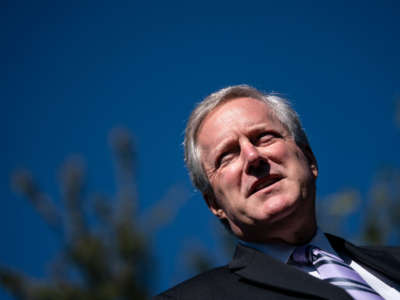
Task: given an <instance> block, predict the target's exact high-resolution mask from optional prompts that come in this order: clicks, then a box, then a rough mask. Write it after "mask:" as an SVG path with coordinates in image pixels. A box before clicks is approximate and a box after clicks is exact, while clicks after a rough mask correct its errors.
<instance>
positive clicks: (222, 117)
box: [197, 98, 284, 148]
mask: <svg viewBox="0 0 400 300" xmlns="http://www.w3.org/2000/svg"><path fill="white" fill-rule="evenodd" d="M260 126H264V127H265V126H272V127H274V129H277V130H279V131H281V130H284V128H283V126H282V124H281V123H280V122H279V121H278V120H277V119H276V118H275V117H274V116H273V114H272V111H271V109H270V108H269V106H268V104H266V103H265V102H262V101H261V100H257V99H254V98H236V99H233V100H230V101H228V102H225V103H223V104H221V105H219V106H217V107H216V108H215V109H214V110H212V111H211V112H210V113H209V114H208V115H207V116H206V117H205V119H204V120H203V122H202V123H201V125H200V127H199V130H198V134H197V142H198V145H199V146H200V148H208V147H207V146H212V144H214V143H216V142H219V141H220V140H222V139H225V138H228V137H231V136H232V135H235V134H236V133H237V132H238V131H240V132H241V133H245V132H246V131H247V130H252V129H253V128H256V127H260ZM210 144H211V145H210Z"/></svg>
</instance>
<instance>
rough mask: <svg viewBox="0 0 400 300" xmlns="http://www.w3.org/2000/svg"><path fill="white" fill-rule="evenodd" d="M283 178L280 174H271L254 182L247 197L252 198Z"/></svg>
mask: <svg viewBox="0 0 400 300" xmlns="http://www.w3.org/2000/svg"><path fill="white" fill-rule="evenodd" d="M282 178H283V176H282V175H279V174H271V175H269V176H266V177H263V178H261V179H258V180H257V181H256V182H254V183H253V184H252V185H251V186H250V189H249V190H248V192H247V197H250V196H251V195H253V194H255V193H257V192H258V191H260V190H263V189H265V188H268V187H270V186H271V185H273V184H274V183H276V182H278V181H280V180H281V179H282Z"/></svg>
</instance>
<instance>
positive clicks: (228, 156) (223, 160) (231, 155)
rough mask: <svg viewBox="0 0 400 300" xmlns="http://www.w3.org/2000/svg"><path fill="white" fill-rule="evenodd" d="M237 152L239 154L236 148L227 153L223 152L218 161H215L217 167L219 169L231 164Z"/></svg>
mask: <svg viewBox="0 0 400 300" xmlns="http://www.w3.org/2000/svg"><path fill="white" fill-rule="evenodd" d="M236 152H237V149H236V148H231V149H228V150H226V151H223V152H222V153H221V154H220V155H219V156H218V157H217V160H216V161H215V167H216V168H217V169H218V168H219V167H221V166H224V165H225V164H227V163H229V162H230V161H231V160H232V159H233V158H234V156H235V153H236Z"/></svg>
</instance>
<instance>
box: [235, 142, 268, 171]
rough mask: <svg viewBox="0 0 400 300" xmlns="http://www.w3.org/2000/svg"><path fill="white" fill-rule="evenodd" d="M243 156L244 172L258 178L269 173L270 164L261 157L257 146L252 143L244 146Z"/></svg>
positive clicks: (246, 143)
mask: <svg viewBox="0 0 400 300" xmlns="http://www.w3.org/2000/svg"><path fill="white" fill-rule="evenodd" d="M242 154H243V157H244V164H245V165H244V170H245V172H246V173H247V174H249V175H253V176H256V177H261V176H265V175H266V174H267V173H268V172H269V164H268V162H267V160H266V159H265V158H264V157H263V156H262V155H261V153H260V151H259V150H258V148H257V147H256V146H254V145H253V144H252V143H250V142H245V143H243V144H242Z"/></svg>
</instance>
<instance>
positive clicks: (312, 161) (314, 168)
mask: <svg viewBox="0 0 400 300" xmlns="http://www.w3.org/2000/svg"><path fill="white" fill-rule="evenodd" d="M303 152H304V155H305V156H306V158H307V160H308V164H309V166H310V170H311V172H312V173H313V175H314V177H315V178H317V177H318V163H317V159H316V158H315V156H314V153H313V151H312V149H311V147H310V146H306V147H304V148H303Z"/></svg>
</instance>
